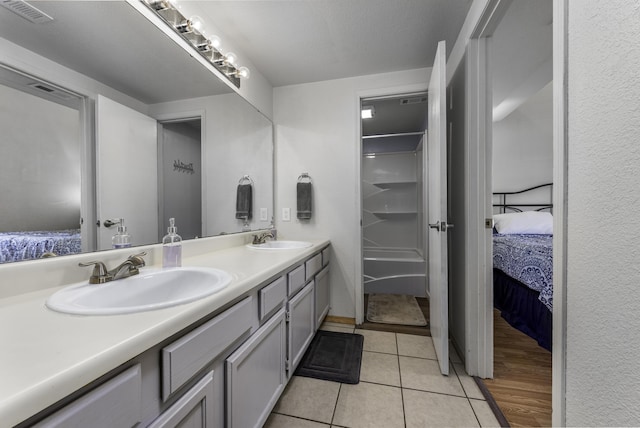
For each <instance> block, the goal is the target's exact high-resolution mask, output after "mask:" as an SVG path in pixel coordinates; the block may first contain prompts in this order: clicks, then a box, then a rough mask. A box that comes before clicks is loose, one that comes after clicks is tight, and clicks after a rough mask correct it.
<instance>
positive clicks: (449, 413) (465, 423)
mask: <svg viewBox="0 0 640 428" xmlns="http://www.w3.org/2000/svg"><path fill="white" fill-rule="evenodd" d="M402 395H403V401H404V413H405V418H406V420H407V428H414V427H415V428H418V427H420V428H422V427H445V426H446V427H477V426H479V425H478V421H477V419H476V417H475V414H474V413H473V409H472V408H471V405H470V404H469V400H467V399H466V398H464V397H452V396H450V395H442V394H434V393H432V392H424V391H413V390H410V389H403V390H402Z"/></svg>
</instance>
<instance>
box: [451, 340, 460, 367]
mask: <svg viewBox="0 0 640 428" xmlns="http://www.w3.org/2000/svg"><path fill="white" fill-rule="evenodd" d="M449 359H450V360H451V362H452V363H462V359H461V358H460V356H459V355H458V353H457V352H456V348H454V347H453V345H452V344H451V342H449Z"/></svg>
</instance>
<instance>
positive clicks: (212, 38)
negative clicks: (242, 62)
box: [207, 34, 222, 49]
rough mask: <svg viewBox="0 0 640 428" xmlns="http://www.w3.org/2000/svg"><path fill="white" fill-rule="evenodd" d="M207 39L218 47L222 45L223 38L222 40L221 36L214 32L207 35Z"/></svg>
mask: <svg viewBox="0 0 640 428" xmlns="http://www.w3.org/2000/svg"><path fill="white" fill-rule="evenodd" d="M207 39H209V41H210V42H211V46H213V47H214V48H216V49H220V46H221V45H222V40H220V37H218V36H216V35H215V34H212V35H210V36H207Z"/></svg>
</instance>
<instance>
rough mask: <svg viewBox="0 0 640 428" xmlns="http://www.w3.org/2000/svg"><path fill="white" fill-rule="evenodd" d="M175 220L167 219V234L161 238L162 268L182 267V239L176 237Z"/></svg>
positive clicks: (178, 236)
mask: <svg viewBox="0 0 640 428" xmlns="http://www.w3.org/2000/svg"><path fill="white" fill-rule="evenodd" d="M177 232H178V228H177V227H176V220H175V218H173V217H171V218H170V219H169V227H168V228H167V234H166V235H165V236H164V238H162V267H163V268H174V267H180V266H182V238H181V237H180V235H178V233H177Z"/></svg>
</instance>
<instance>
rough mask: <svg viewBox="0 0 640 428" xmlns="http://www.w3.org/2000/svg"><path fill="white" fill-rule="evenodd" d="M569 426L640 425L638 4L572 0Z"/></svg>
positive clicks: (567, 312) (568, 350)
mask: <svg viewBox="0 0 640 428" xmlns="http://www.w3.org/2000/svg"><path fill="white" fill-rule="evenodd" d="M567 3H568V58H569V60H568V61H569V62H568V73H569V74H568V91H569V92H568V154H567V156H568V162H569V166H568V177H567V178H568V198H567V203H568V207H567V215H568V225H567V234H566V238H567V248H568V254H567V258H566V264H567V284H566V289H567V291H566V303H567V311H566V317H567V343H566V345H567V348H566V424H567V425H569V426H571V425H582V426H624V425H630V426H637V425H638V424H639V423H640V405H639V404H638V403H640V363H639V362H638V355H640V334H639V333H638V332H639V331H640V316H638V314H639V313H640V294H639V293H638V284H640V268H639V264H638V242H640V216H638V212H640V196H638V188H639V186H638V184H639V183H640V167H639V166H640V144H639V142H640V127H639V126H638V124H640V107H639V101H638V100H640V73H639V72H638V70H640V49H638V46H640V3H638V2H635V1H633V2H632V1H628V0H610V1H598V0H581V1H568V2H567Z"/></svg>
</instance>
